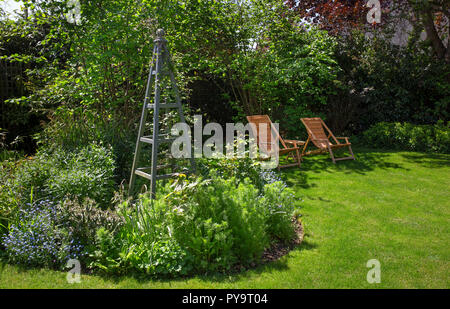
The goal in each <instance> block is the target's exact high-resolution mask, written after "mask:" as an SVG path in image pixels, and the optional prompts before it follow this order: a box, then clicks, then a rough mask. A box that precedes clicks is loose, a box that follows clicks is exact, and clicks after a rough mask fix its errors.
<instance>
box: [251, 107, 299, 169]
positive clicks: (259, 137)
mask: <svg viewBox="0 0 450 309" xmlns="http://www.w3.org/2000/svg"><path fill="white" fill-rule="evenodd" d="M247 120H248V122H249V123H250V124H252V125H251V127H252V131H253V135H254V136H255V137H256V142H257V145H258V146H259V148H260V150H261V151H262V152H263V153H265V154H266V155H269V156H270V155H272V154H273V153H274V151H278V155H279V156H281V155H290V156H292V158H293V159H294V160H295V163H290V164H286V165H280V164H278V170H280V168H285V167H292V166H298V167H300V164H301V156H300V147H299V146H301V145H303V144H304V143H305V142H303V141H296V140H283V139H282V138H281V136H280V134H279V133H278V132H277V130H276V128H275V127H274V126H273V125H272V121H270V118H269V116H267V115H253V116H247ZM261 124H265V126H264V125H261ZM264 129H266V130H267V132H266V134H262V133H264V132H263V131H261V130H264ZM276 138H278V140H279V143H280V144H281V147H280V146H279V145H278V143H274V144H272V142H275V139H276ZM288 145H289V146H288Z"/></svg>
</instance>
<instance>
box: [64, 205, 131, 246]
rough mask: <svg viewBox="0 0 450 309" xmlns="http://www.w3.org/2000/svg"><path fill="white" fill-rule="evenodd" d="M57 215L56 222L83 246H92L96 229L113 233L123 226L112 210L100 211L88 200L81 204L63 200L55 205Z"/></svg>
mask: <svg viewBox="0 0 450 309" xmlns="http://www.w3.org/2000/svg"><path fill="white" fill-rule="evenodd" d="M57 213H58V222H60V223H61V224H63V225H64V226H66V228H67V230H68V231H69V232H70V234H71V235H72V237H73V238H74V239H76V240H77V241H79V242H80V243H81V244H83V245H84V246H90V245H94V243H95V241H96V232H97V230H98V229H100V228H104V229H106V230H108V231H112V232H114V231H116V230H117V229H118V228H119V227H120V226H121V225H122V224H123V220H122V218H121V217H120V216H119V215H118V214H117V213H116V212H115V211H114V210H111V209H107V210H102V209H100V208H99V207H98V205H97V203H96V202H95V201H94V200H91V199H89V198H87V199H86V200H85V201H84V202H83V203H80V202H79V201H77V200H65V201H64V202H62V203H59V204H58V205H57Z"/></svg>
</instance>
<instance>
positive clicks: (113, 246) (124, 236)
mask: <svg viewBox="0 0 450 309" xmlns="http://www.w3.org/2000/svg"><path fill="white" fill-rule="evenodd" d="M161 202H162V201H160V202H158V201H156V202H155V203H154V204H152V203H151V201H150V199H149V198H148V196H147V197H146V196H141V198H140V199H139V200H138V202H137V204H136V205H135V207H131V208H128V202H125V203H124V204H123V205H122V210H121V214H122V216H123V218H124V220H125V223H124V225H123V226H122V227H121V229H120V230H119V231H118V232H117V233H116V234H114V233H112V232H111V231H108V230H106V229H105V228H100V229H99V230H98V231H97V241H96V250H95V251H94V252H93V253H92V254H91V255H90V258H91V259H92V260H91V263H90V267H91V268H98V269H101V270H103V271H105V272H107V273H116V274H121V273H126V272H135V273H145V274H148V275H151V276H164V277H168V276H176V275H180V274H181V275H182V274H187V273H188V271H189V269H190V264H191V263H189V257H188V255H187V253H186V251H185V250H183V249H182V248H181V247H180V246H179V244H178V243H177V241H176V240H175V239H173V238H171V237H170V234H171V232H170V227H169V225H167V223H168V220H166V218H165V211H166V206H165V205H164V203H161Z"/></svg>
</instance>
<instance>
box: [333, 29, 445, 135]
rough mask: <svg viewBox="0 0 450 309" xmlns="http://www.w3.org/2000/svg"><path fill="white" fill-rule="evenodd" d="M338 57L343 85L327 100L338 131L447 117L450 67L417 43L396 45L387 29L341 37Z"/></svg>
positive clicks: (425, 122) (360, 129) (431, 121)
mask: <svg viewBox="0 0 450 309" xmlns="http://www.w3.org/2000/svg"><path fill="white" fill-rule="evenodd" d="M336 59H337V61H338V63H339V66H340V67H341V68H342V71H341V73H340V74H339V80H341V81H342V85H343V89H342V90H340V91H338V93H337V95H336V96H332V97H331V98H330V100H329V104H328V113H327V116H328V117H327V118H328V119H330V121H327V123H328V124H329V125H330V126H331V128H334V129H335V130H336V131H343V130H345V129H348V130H350V131H351V132H356V133H361V132H362V131H364V130H367V129H368V128H369V127H370V126H372V125H375V124H376V123H378V122H410V123H415V124H431V123H436V122H437V121H438V120H443V121H447V120H448V117H449V115H448V103H449V98H450V84H449V83H448V76H449V68H450V67H449V66H448V64H446V63H445V62H443V61H438V60H436V59H435V58H433V57H432V56H430V54H429V53H428V52H427V51H426V47H424V46H421V45H420V44H409V45H408V46H398V45H394V44H392V43H391V37H390V36H389V34H388V33H385V32H375V33H373V36H371V37H370V38H368V37H366V35H365V33H363V32H353V33H352V34H351V35H349V36H346V37H344V38H340V39H339V44H338V46H337V49H336Z"/></svg>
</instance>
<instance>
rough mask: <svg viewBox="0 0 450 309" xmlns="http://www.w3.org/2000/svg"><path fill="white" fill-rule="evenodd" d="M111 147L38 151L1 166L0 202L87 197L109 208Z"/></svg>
mask: <svg viewBox="0 0 450 309" xmlns="http://www.w3.org/2000/svg"><path fill="white" fill-rule="evenodd" d="M114 168H115V165H114V160H113V157H112V154H111V150H110V149H108V148H105V147H102V146H99V145H96V144H91V145H89V146H86V147H83V148H81V149H79V150H78V151H74V152H68V151H63V150H53V151H41V152H39V153H38V154H37V155H36V156H35V157H33V158H27V159H24V160H21V161H18V162H16V163H8V164H4V165H2V169H1V170H0V172H1V174H0V180H1V182H0V186H1V188H2V191H1V194H0V201H1V202H2V205H5V206H4V207H5V208H12V207H15V205H17V204H23V203H25V202H26V201H27V199H28V198H29V196H30V193H31V192H32V191H33V193H34V195H35V198H36V199H40V198H47V199H51V200H53V201H57V202H58V201H63V200H64V199H65V198H66V197H69V198H71V199H78V200H79V201H83V200H84V199H85V198H86V197H88V198H91V199H93V200H95V201H96V202H97V203H98V204H99V205H101V206H102V207H108V206H109V205H110V200H111V198H112V196H113V192H114V189H115V182H114Z"/></svg>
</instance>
